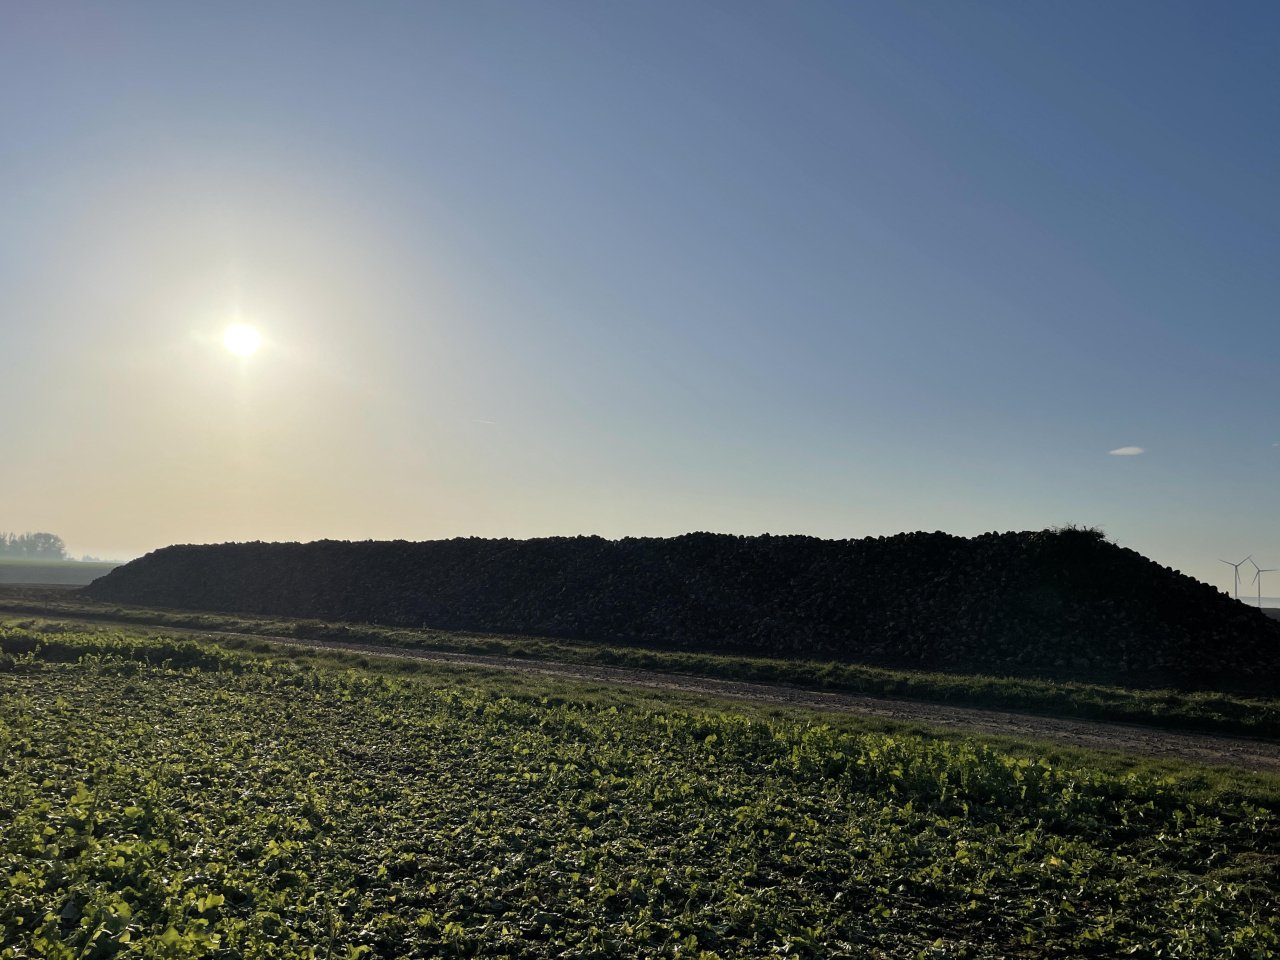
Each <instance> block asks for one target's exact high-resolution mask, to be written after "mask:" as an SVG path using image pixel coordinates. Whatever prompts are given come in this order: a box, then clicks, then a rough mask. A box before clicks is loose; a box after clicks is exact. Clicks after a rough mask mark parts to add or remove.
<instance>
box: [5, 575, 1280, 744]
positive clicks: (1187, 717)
mask: <svg viewBox="0 0 1280 960" xmlns="http://www.w3.org/2000/svg"><path fill="white" fill-rule="evenodd" d="M4 610H8V611H10V612H11V613H38V614H41V615H43V616H45V617H68V618H76V617H87V618H92V619H94V620H105V621H114V622H120V623H130V624H145V625H148V626H155V627H161V628H168V629H182V630H195V631H214V632H227V633H243V634H255V635H260V636H279V637H288V638H298V639H305V640H313V641H317V642H322V643H326V642H327V643H341V644H357V645H358V644H369V645H377V646H390V647H399V648H403V649H406V650H436V651H441V652H452V653H464V654H476V655H484V656H501V657H514V658H525V659H530V660H545V661H556V662H561V663H574V664H584V665H595V666H615V667H630V668H635V669H643V670H658V671H663V672H668V673H680V674H686V675H689V676H698V677H711V678H717V679H724V680H735V681H743V682H750V683H764V684H781V685H786V686H793V687H799V688H804V689H813V690H828V691H834V692H843V693H858V694H867V695H871V696H878V697H890V698H898V699H904V700H921V701H928V702H935V703H947V704H953V705H957V706H970V707H984V708H989V709H997V710H1010V711H1016V712H1021V713H1034V714H1041V715H1047V716H1059V717H1076V718H1080V719H1086V720H1104V721H1111V722H1120V723H1134V724H1140V725H1144V726H1154V727H1161V728H1165V729H1181V730H1194V731H1200V732H1207V733H1223V734H1233V735H1244V736H1251V737H1259V738H1263V739H1280V700H1273V699H1254V698H1245V697H1240V696H1235V695H1231V694H1225V693H1214V692H1202V691H1196V692H1183V691H1176V690H1135V689H1130V688H1125V687H1112V686H1101V685H1096V684H1086V683H1072V682H1063V681H1053V680H1038V679H1035V678H1027V677H1008V676H1005V677H1001V676H990V675H984V674H952V673H937V672H916V671H907V670H890V669H885V668H881V667H870V666H863V665H860V664H851V663H840V662H817V661H810V660H791V659H786V660H784V659H770V658H763V657H743V656H735V655H727V654H715V653H687V652H683V651H669V650H656V649H651V648H642V647H625V646H609V645H604V644H585V643H569V642H565V641H560V640H551V639H545V638H537V637H522V636H501V635H481V634H472V633H461V632H450V631H441V630H429V629H423V630H406V629H400V628H394V627H380V626H375V625H368V624H344V623H329V622H325V621H319V620H296V619H289V618H268V617H252V616H244V615H231V614H219V613H190V612H182V611H171V610H155V609H148V608H141V607H119V606H113V605H107V604H98V603H94V602H91V601H85V600H82V599H80V598H78V597H75V596H74V595H73V596H66V595H64V594H55V593H38V592H36V591H31V592H27V593H25V594H24V593H23V592H22V591H20V590H10V591H8V592H7V593H5V594H4V595H0V611H4Z"/></svg>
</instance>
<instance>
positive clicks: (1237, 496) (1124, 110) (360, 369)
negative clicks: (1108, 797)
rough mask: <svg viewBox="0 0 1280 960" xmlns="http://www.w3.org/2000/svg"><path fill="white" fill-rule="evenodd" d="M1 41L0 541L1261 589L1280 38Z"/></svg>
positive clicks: (328, 23) (235, 6)
mask: <svg viewBox="0 0 1280 960" xmlns="http://www.w3.org/2000/svg"><path fill="white" fill-rule="evenodd" d="M0 26H2V27H3V29H2V30H0V121H2V122H3V127H2V129H3V130H4V131H5V132H4V135H3V138H2V139H0V144H2V145H3V146H2V147H0V174H2V176H0V208H2V209H4V210H5V217H4V218H3V220H2V221H0V251H2V254H3V255H2V256H0V318H3V319H0V357H3V358H4V359H5V361H7V363H6V366H5V374H4V376H3V377H0V403H3V404H4V408H5V410H6V411H7V412H8V413H9V415H8V416H6V417H5V418H4V420H3V422H2V424H0V450H3V451H4V469H3V470H0V529H9V530H32V531H46V530H47V531H51V532H53V533H57V534H59V535H61V536H62V537H63V538H64V539H65V540H66V541H67V544H68V546H69V550H70V552H71V553H72V554H73V555H75V556H81V555H84V554H91V555H93V556H99V557H110V558H113V559H130V558H132V557H135V556H138V555H141V554H143V553H145V552H148V551H149V550H152V549H155V548H157V547H161V546H164V545H167V544H171V543H200V542H222V541H229V540H240V541H244V540H313V539H321V538H334V539H396V538H401V539H409V540H422V539H436V538H444V537H452V536H470V535H475V536H486V537H497V536H509V537H522V538H523V537H530V536H551V535H577V534H599V535H602V536H607V537H611V538H617V537H622V536H672V535H678V534H682V533H687V532H690V531H695V530H710V531H715V532H724V533H738V534H757V533H764V532H769V533H774V534H790V533H797V534H807V535H812V536H822V537H831V538H846V537H861V536H868V535H870V536H876V535H891V534H895V533H899V532H904V531H912V530H935V529H939V530H945V531H947V532H950V533H955V534H958V535H965V536H971V535H975V534H979V533H983V532H987V531H991V530H1000V531H1005V530H1023V529H1040V528H1044V527H1047V526H1052V525H1057V524H1064V523H1078V524H1081V525H1096V526H1099V527H1102V528H1103V529H1104V530H1105V531H1106V532H1107V534H1108V535H1109V536H1110V537H1111V538H1113V539H1114V540H1116V541H1117V542H1119V543H1120V544H1122V545H1124V546H1127V547H1132V548H1133V549H1135V550H1138V551H1139V552H1141V553H1143V554H1146V555H1147V556H1150V557H1152V558H1153V559H1155V560H1157V561H1159V562H1160V563H1162V564H1166V565H1169V566H1172V567H1174V568H1176V569H1180V570H1182V571H1183V572H1186V573H1189V574H1191V575H1193V576H1196V577H1198V578H1199V579H1201V580H1204V581H1206V582H1209V583H1212V584H1214V585H1215V586H1218V587H1219V588H1227V587H1229V585H1230V583H1231V571H1230V569H1229V568H1228V567H1226V566H1224V565H1223V564H1221V563H1220V562H1219V559H1220V558H1223V559H1229V560H1233V561H1234V560H1238V559H1239V558H1241V557H1243V556H1245V555H1246V554H1253V555H1255V557H1256V558H1257V559H1258V560H1259V562H1260V563H1261V564H1262V565H1263V566H1275V567H1280V505H1278V504H1277V496H1276V490H1277V480H1278V479H1280V428H1278V426H1277V422H1276V421H1277V410H1276V392H1275V384H1276V383H1277V382H1278V381H1280V324H1277V323H1276V322H1275V320H1274V319H1273V314H1274V311H1275V309H1276V304H1277V303H1280V274H1277V272H1276V270H1275V264H1276V262H1277V261H1278V256H1280V189H1278V185H1280V176H1278V175H1280V149H1278V148H1280V144H1278V143H1277V140H1276V131H1277V130H1280V116H1278V114H1280V104H1277V103H1276V101H1275V97H1274V91H1275V90H1276V89H1277V86H1278V84H1277V81H1278V80H1280V57H1277V55H1276V54H1277V51H1276V49H1275V48H1276V45H1277V40H1276V38H1277V37H1280V8H1276V7H1275V6H1274V5H1270V4H1263V3H1239V4H1232V5H1230V6H1225V7H1224V6H1216V5H1209V4H1161V5H1159V6H1157V5H1155V4H1133V5H1124V6H1118V5H1115V4H1105V3H1079V4H1072V5H1061V6H1048V5H1037V6H1032V5H1025V4H1018V3H998V2H997V3H990V2H989V3H974V4H966V5H963V6H959V5H952V4H944V3H905V4H893V5H889V4H875V5H873V4H867V5H838V4H824V3H815V4H806V5H803V6H785V5H770V4H759V3H733V4H728V3H715V2H707V3H700V4H675V3H655V4H646V5H642V6H626V5H615V6H600V5H591V4H583V3H551V2H548V3H543V2H531V3H526V4H510V3H486V2H478V3H471V4H465V5H399V4H387V5H380V6H378V7H376V8H369V7H365V6H357V5H341V4H331V3H321V4H307V5H301V4H291V3H280V4H272V5H270V6H266V7H264V6H261V5H254V4H243V3H227V4H221V5H218V6H217V7H179V6H170V5H162V4H155V3H121V4H113V5H111V6H109V7H104V6H101V5H93V4H77V3H68V4H59V5H58V6H56V7H49V6H45V5H34V4H33V5H10V6H8V7H6V8H5V10H4V11H3V12H2V13H0ZM234 323H243V324H247V325H249V326H252V327H253V328H254V329H255V330H256V331H257V332H258V333H259V334H260V336H261V343H260V346H258V345H257V344H254V346H257V349H256V352H252V354H251V355H247V356H243V357H242V356H236V355H235V354H234V353H232V352H230V351H229V349H228V348H227V346H226V345H224V341H223V336H224V332H225V331H226V330H227V328H228V327H229V326H231V325H232V324H234ZM1264 589H1265V585H1264Z"/></svg>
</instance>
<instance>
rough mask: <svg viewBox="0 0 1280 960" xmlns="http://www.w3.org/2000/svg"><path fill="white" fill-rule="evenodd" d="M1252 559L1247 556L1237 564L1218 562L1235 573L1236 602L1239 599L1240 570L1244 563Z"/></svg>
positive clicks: (1226, 561)
mask: <svg viewBox="0 0 1280 960" xmlns="http://www.w3.org/2000/svg"><path fill="white" fill-rule="evenodd" d="M1252 559H1253V555H1252V554H1250V555H1249V556H1247V557H1245V558H1244V559H1243V560H1241V561H1240V562H1239V563H1232V562H1231V561H1230V560H1219V561H1218V562H1219V563H1225V564H1226V565H1227V566H1228V567H1231V568H1233V569H1234V570H1235V572H1236V599H1237V600H1239V599H1240V568H1241V567H1243V566H1244V565H1245V564H1246V563H1248V562H1249V561H1250V560H1252ZM1254 566H1255V567H1256V566H1257V564H1256V563H1255V564H1254Z"/></svg>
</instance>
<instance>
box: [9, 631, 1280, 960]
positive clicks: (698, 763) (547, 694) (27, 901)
mask: <svg viewBox="0 0 1280 960" xmlns="http://www.w3.org/2000/svg"><path fill="white" fill-rule="evenodd" d="M0 634H2V636H0V639H3V640H4V647H5V649H7V650H9V651H10V652H9V653H6V654H3V655H0V667H3V671H2V672H0V957H3V958H19V957H57V958H65V960H81V958H83V960H96V958H103V957H112V956H122V957H124V956H138V957H188V956H189V957H206V956H207V957H282V958H284V957H288V958H294V957H298V958H301V957H307V958H325V960H331V958H347V960H352V958H358V957H360V956H367V957H460V956H478V955H484V956H510V957H527V958H535V957H610V956H616V957H686V956H687V957H691V958H693V957H701V958H704V960H707V958H711V957H722V958H728V957H761V956H774V955H779V956H796V957H894V958H899V957H900V958H920V957H923V958H929V957H938V958H940V957H1046V956H1062V957H1076V956H1097V957H1114V956H1120V955H1126V956H1135V957H1197V958H1202V957H1251V958H1252V957H1271V956H1275V955H1277V953H1278V952H1280V937H1278V935H1277V920H1276V917H1277V916H1278V915H1280V869H1278V866H1277V865H1278V864H1280V816H1277V815H1276V814H1274V813H1272V812H1271V811H1270V806H1271V804H1272V802H1273V800H1274V798H1275V797H1277V796H1278V795H1280V789H1278V786H1280V785H1278V784H1277V782H1276V781H1275V780H1274V778H1265V777H1253V778H1244V779H1239V780H1222V779H1215V776H1214V775H1212V774H1211V773H1208V772H1205V771H1197V770H1195V769H1194V768H1182V769H1179V770H1177V771H1174V773H1173V774H1171V775H1167V776H1163V777H1162V776H1157V775H1153V774H1152V773H1151V772H1149V771H1144V770H1142V769H1136V770H1134V771H1132V772H1128V773H1126V772H1123V770H1122V769H1120V768H1119V766H1118V765H1116V764H1114V763H1111V764H1109V763H1108V762H1104V760H1103V758H1098V761H1097V762H1096V763H1095V762H1092V761H1090V759H1089V758H1088V757H1087V756H1086V755H1076V756H1074V757H1070V758H1063V757H1062V756H1060V755H1053V754H1049V753H1043V754H1039V755H1038V754H1037V753H1036V752H1035V751H1034V750H1008V751H1002V749H997V748H992V747H989V746H984V745H982V744H981V743H977V742H974V741H972V740H968V739H964V738H955V739H951V740H948V739H938V738H932V737H928V736H922V735H912V734H908V733H903V732H894V731H885V730H884V729H880V730H877V729H874V728H873V727H872V726H871V725H866V724H862V725H860V724H858V723H857V722H856V721H852V720H848V719H845V720H843V721H842V722H840V723H838V724H832V725H827V724H824V723H822V722H820V721H819V720H817V719H814V718H812V717H810V718H805V717H803V716H800V715H798V714H797V715H786V714H781V713H779V714H776V715H774V716H768V715H765V714H762V713H760V712H751V711H748V710H742V709H738V710H731V709H725V708H723V707H718V706H717V705H715V704H705V705H703V706H699V705H698V704H697V703H695V702H692V701H689V700H687V699H686V700H677V701H676V702H673V703H668V704H663V703H661V702H660V701H658V700H655V699H654V698H653V696H648V697H643V696H640V695H634V696H628V695H626V694H622V693H619V692H618V691H616V690H611V689H609V688H601V687H596V688H591V687H587V686H582V685H578V686H574V685H572V684H565V683H551V682H548V681H535V680H529V681H523V680H520V679H519V678H514V677H511V676H505V677H499V676H496V675H491V674H486V673H485V672H484V671H477V670H471V671H464V670H459V669H452V670H450V669H445V668H428V667H424V666H422V665H418V664H410V663H403V662H400V663H395V662H391V661H378V660H376V659H373V658H370V659H368V660H364V659H355V658H347V659H345V660H343V659H340V658H336V657H333V656H329V657H322V656H303V655H301V654H298V655H295V656H294V657H293V658H292V659H290V658H282V657H275V658H273V657H271V656H262V655H255V654H252V653H248V652H237V651H232V650H227V649H225V648H223V647H218V646H215V645H213V644H205V643H197V642H194V641H190V640H176V639H170V638H164V637H144V636H140V635H138V636H133V635H127V634H125V633H122V632H119V631H101V632H97V633H92V634H90V633H61V634H49V635H42V634H38V633H33V632H27V631H23V630H19V629H13V628H8V629H5V630H2V631H0ZM24 650H25V651H27V652H25V653H23V652H22V651H24Z"/></svg>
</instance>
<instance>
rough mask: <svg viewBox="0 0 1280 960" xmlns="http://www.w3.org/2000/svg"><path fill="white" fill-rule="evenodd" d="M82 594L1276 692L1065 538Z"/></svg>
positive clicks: (273, 559) (576, 562)
mask: <svg viewBox="0 0 1280 960" xmlns="http://www.w3.org/2000/svg"><path fill="white" fill-rule="evenodd" d="M85 592H86V593H87V594H88V595H89V596H90V597H92V598H95V599H97V600H101V601H107V602H114V603H124V604H136V605H144V606H157V607H169V608H180V609H187V610H206V611H226V612H237V613H252V614H270V615H279V616H290V617H303V618H315V619H321V620H336V621H347V622H366V623H379V624H388V625H395V626H412V627H421V626H426V627H433V628H439V629H454V630H475V631H485V632H493V633H513V634H526V635H536V636H544V637H560V638H568V639H574V640H581V641H588V642H599V643H609V644H639V645H644V646H652V647H661V648H667V649H679V650H697V651H717V652H735V653H743V654H750V655H764V656H770V657H789V658H794V657H799V658H806V659H822V660H842V661H848V662H857V663H865V664H873V665H883V666H893V667H905V668H912V669H930V670H942V671H947V672H969V671H973V672H982V673H997V674H1003V675H1013V676H1038V677H1049V678H1058V679H1078V680H1088V681H1092V682H1101V683H1122V684H1125V685H1129V686H1163V685H1169V684H1172V685H1175V686H1178V687H1182V688H1189V689H1193V688H1201V689H1217V690H1237V691H1245V692H1259V693H1261V692H1267V693H1276V692H1280V622H1278V621H1276V620H1272V619H1270V618H1268V617H1266V616H1264V615H1263V614H1261V613H1260V612H1258V611H1257V610H1256V609H1252V608H1250V607H1249V606H1246V605H1245V604H1243V603H1240V602H1237V601H1235V600H1233V599H1231V598H1230V597H1228V596H1227V595H1226V594H1224V593H1222V592H1220V591H1218V590H1216V589H1215V588H1213V587H1211V586H1209V585H1207V584H1204V583H1201V582H1199V581H1197V580H1195V579H1193V578H1191V577H1189V576H1185V575H1183V574H1181V573H1180V572H1178V571H1176V570H1172V569H1169V568H1167V567H1163V566H1161V565H1160V564H1158V563H1155V562H1154V561H1152V560H1149V559H1147V558H1146V557H1143V556H1142V555H1141V554H1138V553H1136V552H1134V551H1133V550H1129V549H1125V548H1122V547H1119V546H1116V545H1115V544H1113V543H1110V542H1108V541H1107V540H1106V538H1105V537H1104V536H1103V535H1102V534H1101V533H1100V532H1098V531H1096V530H1089V529H1079V528H1067V529H1054V530H1044V531H1034V532H1022V533H990V534H984V535H982V536H978V537H973V538H966V537H956V536H951V535H948V534H945V533H904V534H900V535H898V536H892V537H868V538H865V539H860V540H821V539H816V538H813V537H800V536H781V537H779V536H759V537H738V536H729V535H720V534H710V533H693V534H688V535H686V536H681V537H672V538H638V539H637V538H629V539H624V540H605V539H602V538H599V537H550V538H546V539H536V540H505V539H503V540H484V539H479V538H470V539H461V538H460V539H455V540H437V541H427V542H423V543H409V542H405V541H399V540H398V541H390V542H383V541H367V542H362V543H348V542H341V541H319V542H315V543H305V544H298V543H240V544H219V545H212V546H174V547H167V548H165V549H163V550H157V551H156V552H154V553H150V554H148V555H147V556H145V557H143V558H141V559H139V560H135V561H133V562H132V563H129V564H127V565H125V566H123V567H120V568H118V569H116V570H114V571H112V572H111V573H110V574H108V575H107V576H105V577H103V578H101V579H99V580H97V581H95V582H94V583H93V584H91V585H90V586H89V587H88V588H87V589H86V591H85Z"/></svg>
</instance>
